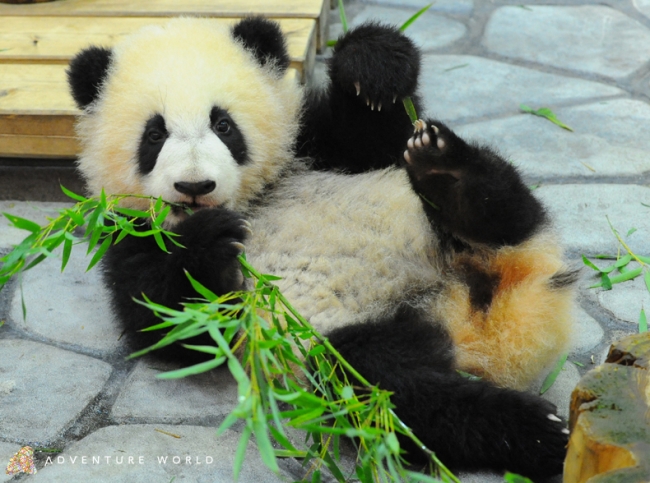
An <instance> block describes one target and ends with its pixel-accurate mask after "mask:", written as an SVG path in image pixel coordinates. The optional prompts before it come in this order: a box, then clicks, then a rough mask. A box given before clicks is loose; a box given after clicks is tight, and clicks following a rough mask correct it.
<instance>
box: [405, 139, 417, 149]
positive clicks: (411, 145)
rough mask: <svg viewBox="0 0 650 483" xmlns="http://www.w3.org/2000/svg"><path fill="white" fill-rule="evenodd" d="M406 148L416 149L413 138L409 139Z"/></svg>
mask: <svg viewBox="0 0 650 483" xmlns="http://www.w3.org/2000/svg"><path fill="white" fill-rule="evenodd" d="M406 147H407V148H409V149H413V148H414V147H415V145H414V144H413V138H409V140H408V141H407V142H406ZM407 152H408V151H407Z"/></svg>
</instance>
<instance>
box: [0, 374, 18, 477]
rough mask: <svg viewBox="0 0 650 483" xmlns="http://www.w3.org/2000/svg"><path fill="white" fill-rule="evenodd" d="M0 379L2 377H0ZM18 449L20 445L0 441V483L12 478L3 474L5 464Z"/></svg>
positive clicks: (0, 394)
mask: <svg viewBox="0 0 650 483" xmlns="http://www.w3.org/2000/svg"><path fill="white" fill-rule="evenodd" d="M0 377H2V376H0ZM1 397H2V392H1V391H0V398H1ZM19 449H20V445H17V444H13V443H3V442H2V441H0V483H4V482H5V481H9V480H11V479H12V478H13V475H8V474H7V473H6V472H5V468H7V464H8V463H9V460H10V459H11V457H12V456H13V455H15V454H16V452H17V451H18V450H19Z"/></svg>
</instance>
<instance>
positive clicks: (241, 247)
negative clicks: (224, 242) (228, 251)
mask: <svg viewBox="0 0 650 483" xmlns="http://www.w3.org/2000/svg"><path fill="white" fill-rule="evenodd" d="M231 245H232V246H234V247H235V248H237V250H239V253H244V252H245V251H246V247H245V246H244V244H243V243H240V242H232V243H231Z"/></svg>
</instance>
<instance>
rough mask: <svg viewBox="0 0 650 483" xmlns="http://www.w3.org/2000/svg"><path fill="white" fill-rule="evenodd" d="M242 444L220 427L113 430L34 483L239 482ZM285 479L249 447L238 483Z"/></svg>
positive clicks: (65, 456)
mask: <svg viewBox="0 0 650 483" xmlns="http://www.w3.org/2000/svg"><path fill="white" fill-rule="evenodd" d="M156 429H158V430H162V431H165V432H167V433H171V434H173V435H175V436H180V438H176V437H174V436H170V435H168V434H164V433H161V432H159V431H156ZM238 442H239V434H238V433H235V432H234V431H230V430H229V431H227V432H226V433H224V434H223V435H221V436H219V437H217V436H216V429H215V428H209V427H201V426H172V425H135V424H134V425H128V426H109V427H105V428H102V429H100V430H98V431H95V432H94V433H92V434H91V435H89V436H87V437H85V438H84V439H83V440H81V441H79V442H77V443H74V444H73V445H71V446H70V447H68V448H66V450H65V451H64V452H63V453H61V454H60V455H59V456H58V457H56V456H55V457H53V458H52V464H46V466H45V467H44V468H43V469H41V470H39V472H38V473H37V474H36V475H34V476H33V477H32V479H30V481H34V482H35V483H36V482H47V483H59V482H60V483H69V482H71V481H101V482H102V483H150V482H161V483H168V482H169V481H170V480H171V479H172V478H174V481H195V482H197V483H226V482H234V481H235V480H234V479H233V472H232V468H233V462H234V457H235V451H236V450H237V445H238ZM75 457H76V458H75ZM93 457H95V458H96V459H95V460H94V461H93ZM188 458H189V459H188ZM165 460H166V463H165V462H164V461H165ZM84 461H85V464H84ZM120 461H121V463H119V462H120ZM283 476H284V478H285V479H286V478H287V477H288V475H283ZM285 479H283V478H282V477H279V476H277V475H274V474H273V473H272V472H271V471H270V470H268V469H267V468H266V467H265V466H264V465H263V463H262V461H261V458H260V457H259V455H258V452H257V448H256V447H255V445H254V444H253V443H252V442H249V445H248V448H247V449H246V459H245V460H244V464H243V467H242V471H241V474H240V476H239V481H241V482H255V483H276V482H277V483H279V482H283V481H285ZM286 481H293V479H290V480H286Z"/></svg>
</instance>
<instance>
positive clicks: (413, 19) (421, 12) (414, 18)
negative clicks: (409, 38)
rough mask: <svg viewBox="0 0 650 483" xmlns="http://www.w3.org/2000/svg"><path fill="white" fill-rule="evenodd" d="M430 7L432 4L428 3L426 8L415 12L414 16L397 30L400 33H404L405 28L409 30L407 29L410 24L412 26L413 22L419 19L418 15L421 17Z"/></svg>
mask: <svg viewBox="0 0 650 483" xmlns="http://www.w3.org/2000/svg"><path fill="white" fill-rule="evenodd" d="M432 5H433V3H430V4H429V5H427V6H426V7H424V8H421V9H420V10H418V11H417V12H415V14H414V15H413V16H412V17H411V18H409V19H408V20H407V21H406V22H404V23H403V24H402V26H401V27H400V28H399V29H400V30H401V31H402V32H404V31H405V30H406V29H407V28H409V27H410V26H411V24H412V23H413V22H415V21H416V20H417V19H418V18H419V17H420V15H422V14H423V13H424V12H426V11H427V10H429V9H430V8H431V6H432Z"/></svg>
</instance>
